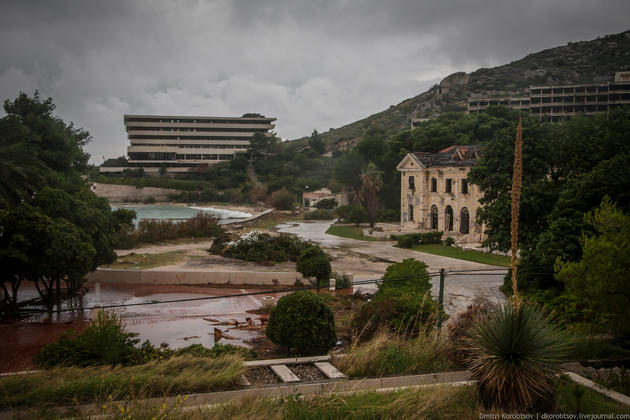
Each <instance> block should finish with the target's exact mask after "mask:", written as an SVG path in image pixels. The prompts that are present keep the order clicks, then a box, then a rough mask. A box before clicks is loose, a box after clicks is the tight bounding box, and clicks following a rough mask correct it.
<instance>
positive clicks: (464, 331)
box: [447, 302, 493, 365]
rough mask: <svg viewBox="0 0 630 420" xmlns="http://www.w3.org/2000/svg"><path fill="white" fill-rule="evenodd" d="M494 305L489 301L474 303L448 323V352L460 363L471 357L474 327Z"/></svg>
mask: <svg viewBox="0 0 630 420" xmlns="http://www.w3.org/2000/svg"><path fill="white" fill-rule="evenodd" d="M492 309H493V307H492V306H491V305H490V304H489V303H488V302H485V303H477V302H476V303H474V304H472V305H468V307H467V308H466V310H465V311H464V312H461V313H459V314H458V315H457V316H456V317H455V318H454V319H453V320H451V321H450V322H449V323H448V324H447V334H448V344H449V349H448V354H449V357H450V358H451V359H452V360H453V361H454V362H455V363H458V364H460V365H463V364H464V363H465V362H466V361H468V360H469V359H470V351H469V349H468V347H469V343H468V341H469V339H470V332H471V331H472V329H473V327H474V326H475V325H476V324H477V323H478V322H481V321H483V320H484V319H485V318H486V317H487V316H488V315H489V314H490V313H491V311H492Z"/></svg>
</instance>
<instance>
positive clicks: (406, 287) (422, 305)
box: [352, 258, 437, 340]
mask: <svg viewBox="0 0 630 420" xmlns="http://www.w3.org/2000/svg"><path fill="white" fill-rule="evenodd" d="M426 268H427V265H426V264H425V263H423V262H421V261H417V260H414V259H413V258H408V259H405V260H403V261H402V262H400V263H396V264H392V265H390V266H389V267H387V271H386V273H385V275H384V276H383V281H382V282H381V284H379V286H378V291H377V292H376V294H375V295H374V298H373V299H372V301H371V302H368V303H366V304H364V305H363V306H362V307H361V309H360V310H359V312H358V313H357V314H356V315H355V316H354V318H353V320H352V326H353V328H354V329H355V330H356V332H357V333H358V334H361V336H360V339H361V340H366V339H369V338H371V337H372V336H373V335H374V334H375V333H376V332H377V331H378V330H379V329H381V328H387V329H389V330H390V331H393V332H397V333H399V334H402V335H407V334H411V335H414V334H417V332H418V331H419V330H420V329H421V328H422V327H423V325H425V324H426V323H428V322H433V319H434V315H435V313H436V310H437V304H436V302H435V301H434V300H433V298H432V297H431V293H430V290H431V284H430V283H429V275H428V272H427V270H426Z"/></svg>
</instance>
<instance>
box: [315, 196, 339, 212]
mask: <svg viewBox="0 0 630 420" xmlns="http://www.w3.org/2000/svg"><path fill="white" fill-rule="evenodd" d="M315 207H317V208H318V209H322V210H332V209H334V208H335V207H337V200H335V199H334V198H324V199H323V200H319V201H318V202H317V203H315Z"/></svg>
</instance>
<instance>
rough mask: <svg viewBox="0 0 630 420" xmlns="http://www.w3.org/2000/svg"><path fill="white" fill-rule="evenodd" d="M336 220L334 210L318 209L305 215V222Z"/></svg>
mask: <svg viewBox="0 0 630 420" xmlns="http://www.w3.org/2000/svg"><path fill="white" fill-rule="evenodd" d="M334 218H335V213H334V212H333V211H332V210H326V209H317V210H311V211H307V212H306V213H304V219H305V220H329V219H334Z"/></svg>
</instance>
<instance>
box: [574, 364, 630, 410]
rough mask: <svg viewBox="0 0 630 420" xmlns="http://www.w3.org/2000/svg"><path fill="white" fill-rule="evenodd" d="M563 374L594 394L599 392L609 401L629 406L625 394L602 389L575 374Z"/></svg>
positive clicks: (629, 400) (628, 399)
mask: <svg viewBox="0 0 630 420" xmlns="http://www.w3.org/2000/svg"><path fill="white" fill-rule="evenodd" d="M564 374H565V375H567V376H568V377H569V378H571V380H572V381H573V382H576V383H578V384H580V385H583V386H585V387H587V388H590V389H592V390H593V391H595V392H599V393H600V394H603V395H605V396H607V397H608V398H610V399H611V400H614V401H617V402H619V403H621V404H625V405H630V397H628V396H627V395H625V394H622V393H620V392H617V391H613V390H612V389H608V388H604V387H603V386H601V385H599V384H597V383H595V382H593V381H591V380H590V379H586V378H585V377H583V376H580V375H578V374H577V373H573V372H565V373H564Z"/></svg>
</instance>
